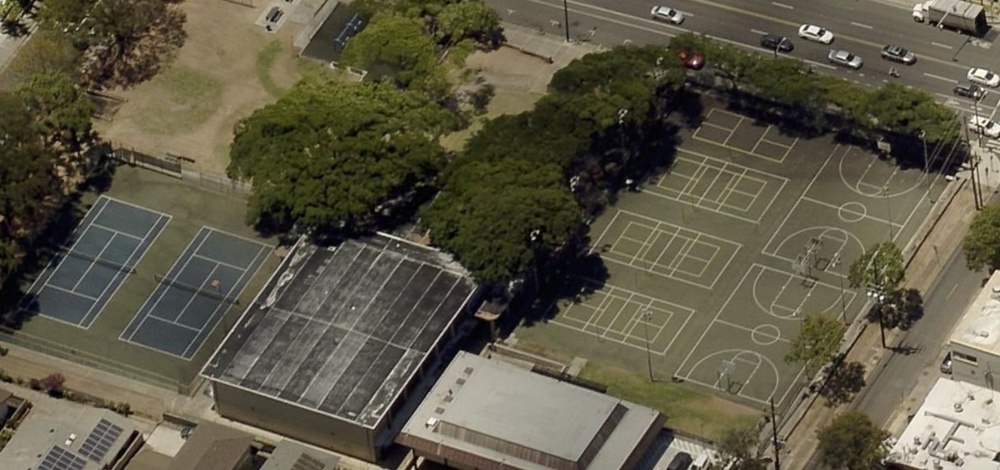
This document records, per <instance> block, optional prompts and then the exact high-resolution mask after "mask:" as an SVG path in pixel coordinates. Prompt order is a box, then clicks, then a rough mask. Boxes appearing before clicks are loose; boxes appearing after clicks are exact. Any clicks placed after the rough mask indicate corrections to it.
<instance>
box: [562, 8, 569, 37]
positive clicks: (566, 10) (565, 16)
mask: <svg viewBox="0 0 1000 470" xmlns="http://www.w3.org/2000/svg"><path fill="white" fill-rule="evenodd" d="M563 24H564V25H566V28H565V29H566V42H569V0H563Z"/></svg>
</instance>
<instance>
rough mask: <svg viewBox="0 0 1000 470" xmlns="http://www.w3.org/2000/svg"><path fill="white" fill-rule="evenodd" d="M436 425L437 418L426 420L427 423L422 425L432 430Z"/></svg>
mask: <svg viewBox="0 0 1000 470" xmlns="http://www.w3.org/2000/svg"><path fill="white" fill-rule="evenodd" d="M437 424H438V419H437V418H427V422H426V423H424V426H425V427H428V428H431V429H433V428H434V427H435V426H437Z"/></svg>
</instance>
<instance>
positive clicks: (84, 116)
mask: <svg viewBox="0 0 1000 470" xmlns="http://www.w3.org/2000/svg"><path fill="white" fill-rule="evenodd" d="M17 94H18V96H20V97H21V100H22V101H23V102H24V104H25V106H27V108H28V110H29V112H30V113H31V115H32V116H33V118H34V120H35V123H36V125H37V126H38V127H39V128H40V130H41V132H42V134H43V135H44V136H45V139H46V141H47V143H48V144H50V145H54V144H58V145H61V146H63V147H64V148H65V149H67V150H77V149H79V148H80V146H81V145H82V144H83V143H84V142H86V141H88V140H90V137H91V132H92V131H91V129H92V122H91V117H92V116H93V112H94V109H93V105H92V104H91V102H90V99H89V98H87V95H86V94H85V93H84V92H83V91H82V90H80V88H79V87H78V86H77V85H76V83H74V82H73V79H72V77H70V76H69V75H67V74H65V73H63V72H46V73H41V74H37V75H34V76H33V77H31V79H30V80H29V81H28V82H26V83H25V84H23V85H22V86H21V87H20V88H19V89H18V90H17Z"/></svg>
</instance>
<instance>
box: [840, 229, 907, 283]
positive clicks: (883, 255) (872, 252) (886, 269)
mask: <svg viewBox="0 0 1000 470" xmlns="http://www.w3.org/2000/svg"><path fill="white" fill-rule="evenodd" d="M905 277H906V264H905V263H904V262H903V252H901V251H900V250H899V247H898V246H896V244H895V243H893V242H882V243H878V244H876V245H874V246H872V247H871V248H869V249H868V250H866V251H865V254H864V255H862V256H860V257H858V259H856V260H854V262H853V263H851V266H850V269H849V270H848V274H847V279H848V281H849V282H850V285H851V287H853V288H855V289H857V288H866V289H867V288H871V289H877V290H879V291H880V292H882V293H884V294H887V295H888V294H892V293H893V292H896V291H897V290H899V287H900V285H901V284H902V283H903V279H904V278H905Z"/></svg>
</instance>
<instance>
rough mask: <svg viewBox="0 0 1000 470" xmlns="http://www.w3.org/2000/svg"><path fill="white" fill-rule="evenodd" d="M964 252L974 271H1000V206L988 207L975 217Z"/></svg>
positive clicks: (966, 236)
mask: <svg viewBox="0 0 1000 470" xmlns="http://www.w3.org/2000/svg"><path fill="white" fill-rule="evenodd" d="M962 251H963V252H964V253H965V262H966V264H968V265H969V269H971V270H973V271H980V270H982V269H989V270H991V271H992V270H996V269H1000V205H996V204H991V205H988V206H986V207H984V208H983V210H981V211H979V212H978V213H977V214H976V216H975V217H973V219H972V224H971V225H970V226H969V232H968V233H966V234H965V239H964V240H963V242H962Z"/></svg>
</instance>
